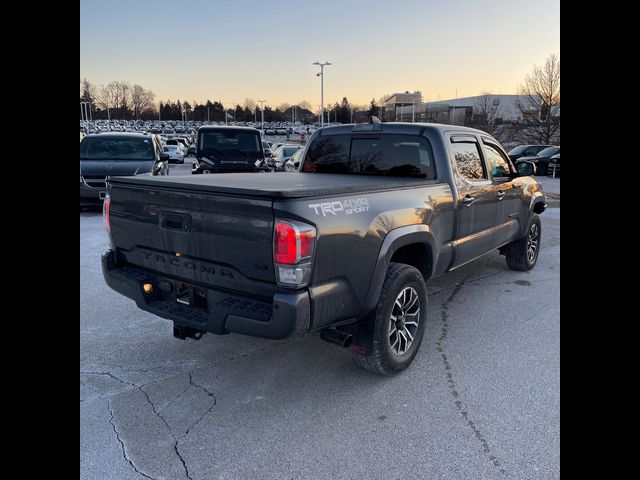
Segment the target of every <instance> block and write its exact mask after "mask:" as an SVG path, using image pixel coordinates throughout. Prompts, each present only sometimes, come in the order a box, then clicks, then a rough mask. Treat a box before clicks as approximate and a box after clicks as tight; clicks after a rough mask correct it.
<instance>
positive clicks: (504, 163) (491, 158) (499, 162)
mask: <svg viewBox="0 0 640 480" xmlns="http://www.w3.org/2000/svg"><path fill="white" fill-rule="evenodd" d="M483 148H484V156H485V159H486V160H487V166H488V167H489V168H490V169H491V176H492V177H493V178H501V177H509V176H510V175H511V167H510V165H509V161H508V160H507V159H506V157H505V156H504V154H503V153H502V152H501V151H500V149H499V148H498V147H497V146H495V145H491V144H489V143H485V142H483Z"/></svg>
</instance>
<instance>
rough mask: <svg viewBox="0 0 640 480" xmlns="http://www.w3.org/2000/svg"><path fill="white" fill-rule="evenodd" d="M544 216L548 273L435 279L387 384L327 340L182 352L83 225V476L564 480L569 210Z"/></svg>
mask: <svg viewBox="0 0 640 480" xmlns="http://www.w3.org/2000/svg"><path fill="white" fill-rule="evenodd" d="M190 162H191V159H190V158H187V159H186V163H185V165H184V166H174V165H172V172H171V174H175V173H177V172H182V170H183V169H184V170H185V171H184V172H183V173H188V172H189V171H190V168H191V165H190ZM554 181H555V179H554ZM550 185H555V183H553V184H550ZM557 185H558V197H559V180H558V181H557ZM545 189H546V188H545ZM558 204H559V202H558ZM541 220H542V243H541V253H540V257H539V260H538V265H537V266H536V268H535V269H533V270H532V271H530V272H526V273H523V272H514V271H510V270H508V269H507V268H506V263H505V261H504V259H503V257H501V256H499V255H498V254H497V252H496V253H491V254H489V255H486V256H485V257H483V258H482V259H480V260H478V261H475V262H473V263H471V264H469V265H467V266H465V267H462V268H461V269H459V270H456V271H455V272H452V273H449V274H446V275H444V276H442V277H440V278H437V279H434V280H433V281H431V282H430V283H429V302H430V304H429V314H428V330H427V332H426V335H425V338H424V341H423V344H422V347H421V350H420V352H419V353H418V355H417V357H416V359H415V361H414V363H413V364H412V366H411V367H410V368H409V369H408V370H406V371H405V372H403V373H402V374H400V375H397V376H395V377H392V378H386V377H379V376H375V375H372V374H370V373H368V372H366V371H364V370H361V369H359V368H358V367H357V366H356V365H355V364H354V363H353V362H352V360H351V356H350V353H349V352H348V351H346V350H342V349H340V348H338V347H336V346H333V345H330V344H328V343H325V342H322V341H320V340H319V338H317V337H316V336H314V335H309V336H306V337H302V338H294V339H289V340H283V341H269V340H263V339H258V338H251V337H245V336H242V335H236V334H230V335H226V336H222V337H219V336H214V335H211V334H209V335H205V336H204V337H203V338H202V339H201V340H199V341H194V340H186V341H181V340H177V339H175V338H173V336H172V324H171V322H169V321H166V320H163V319H160V318H158V317H155V316H153V315H151V314H148V313H146V312H143V311H141V310H138V309H137V308H136V306H135V304H134V303H133V301H131V300H128V299H127V298H125V297H123V296H120V295H118V294H116V293H115V292H113V291H112V290H110V289H109V288H108V287H107V286H106V284H105V283H104V280H103V278H102V273H101V268H100V255H101V253H102V252H103V251H104V250H105V249H106V248H107V245H108V240H107V235H106V233H105V231H104V229H103V226H102V217H101V214H100V213H98V212H81V213H80V280H81V287H80V300H81V302H80V342H81V345H80V477H81V478H82V479H87V480H88V479H143V478H152V479H187V478H189V479H193V480H196V479H245V478H247V479H248V478H252V479H253V478H257V479H284V478H287V479H316V478H341V479H342V478H344V479H355V478H393V479H400V478H403V479H414V478H415V479H418V478H420V479H424V478H431V479H501V478H509V479H556V478H559V475H560V467H559V462H560V454H559V443H560V432H559V429H560V426H559V423H560V422H559V417H560V413H559V403H560V394H559V389H560V373H559V369H560V351H559V350H560V347H559V337H560V330H559V329H560V319H559V304H560V283H559V278H560V266H559V260H560V209H559V208H550V209H548V210H547V211H546V212H544V213H543V214H542V215H541Z"/></svg>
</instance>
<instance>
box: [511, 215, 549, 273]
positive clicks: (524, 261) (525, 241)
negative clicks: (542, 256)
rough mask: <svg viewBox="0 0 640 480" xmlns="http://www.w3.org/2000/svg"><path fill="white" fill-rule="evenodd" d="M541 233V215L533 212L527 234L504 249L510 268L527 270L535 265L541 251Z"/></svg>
mask: <svg viewBox="0 0 640 480" xmlns="http://www.w3.org/2000/svg"><path fill="white" fill-rule="evenodd" d="M541 233H542V231H541V228H540V217H538V215H537V214H535V213H532V214H531V222H529V228H528V229H527V234H526V235H525V236H524V237H522V238H521V239H519V240H516V241H514V242H511V243H510V244H508V245H507V246H506V247H505V249H504V256H505V259H506V260H507V265H508V267H509V269H511V270H519V271H521V272H526V271H527V270H531V269H532V268H533V267H535V265H536V262H537V261H538V254H539V253H540V238H541Z"/></svg>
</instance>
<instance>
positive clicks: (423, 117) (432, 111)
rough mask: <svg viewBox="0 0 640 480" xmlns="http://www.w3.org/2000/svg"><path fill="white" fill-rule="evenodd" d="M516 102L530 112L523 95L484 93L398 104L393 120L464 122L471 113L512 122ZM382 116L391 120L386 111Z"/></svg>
mask: <svg viewBox="0 0 640 480" xmlns="http://www.w3.org/2000/svg"><path fill="white" fill-rule="evenodd" d="M520 105H522V106H525V110H531V111H532V114H533V113H534V109H532V105H531V104H530V102H529V99H528V98H527V97H526V96H523V95H509V94H506V95H502V94H488V95H477V96H474V97H464V98H454V99H449V100H438V101H437V102H425V103H419V104H416V105H415V106H414V105H402V106H398V107H397V108H396V109H395V112H396V113H397V119H394V120H397V121H404V122H410V121H411V120H412V118H415V121H416V122H437V123H454V124H456V125H465V124H469V123H471V121H472V119H473V116H474V115H490V116H491V117H492V118H493V119H494V121H495V122H496V123H505V122H514V121H520V120H522V109H521V108H520ZM385 119H386V120H387V121H389V120H391V119H390V118H389V116H388V115H385ZM392 121H393V120H392Z"/></svg>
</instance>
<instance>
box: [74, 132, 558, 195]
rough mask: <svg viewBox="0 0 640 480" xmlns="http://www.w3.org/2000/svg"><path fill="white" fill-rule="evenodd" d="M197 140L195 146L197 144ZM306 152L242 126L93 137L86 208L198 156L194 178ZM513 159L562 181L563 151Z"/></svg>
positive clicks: (85, 159)
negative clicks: (113, 183)
mask: <svg viewBox="0 0 640 480" xmlns="http://www.w3.org/2000/svg"><path fill="white" fill-rule="evenodd" d="M194 140H195V141H194ZM304 152H305V147H304V146H303V145H301V144H295V143H280V142H274V143H272V142H269V141H268V140H266V139H265V138H264V137H263V135H262V132H260V131H259V130H257V129H255V128H251V127H243V126H226V125H207V126H202V127H200V128H199V129H198V131H197V135H196V138H195V139H194V138H193V137H192V136H191V135H190V134H183V135H176V134H174V135H162V136H161V135H155V134H148V133H139V132H137V133H136V132H109V133H102V134H100V135H88V136H86V137H85V138H84V139H83V134H82V132H81V143H80V197H81V198H80V200H81V205H84V206H91V205H100V204H101V202H102V199H103V198H104V195H105V192H106V188H105V187H106V178H107V177H109V176H116V175H118V176H122V175H139V174H146V175H168V174H169V168H168V164H169V163H181V164H184V162H185V157H186V156H187V155H189V154H192V155H194V160H193V163H192V170H191V173H192V174H214V173H231V172H299V171H300V170H301V160H302V159H303V156H304ZM508 156H509V158H510V159H511V160H512V161H513V162H514V163H515V164H516V167H517V165H518V164H519V163H523V162H528V163H532V164H533V165H535V171H536V174H538V175H546V174H547V173H548V172H551V171H552V170H553V172H554V174H555V175H556V176H559V174H560V170H559V166H560V147H558V146H554V145H520V146H518V147H516V148H514V149H512V150H511V151H510V152H509V154H508Z"/></svg>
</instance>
